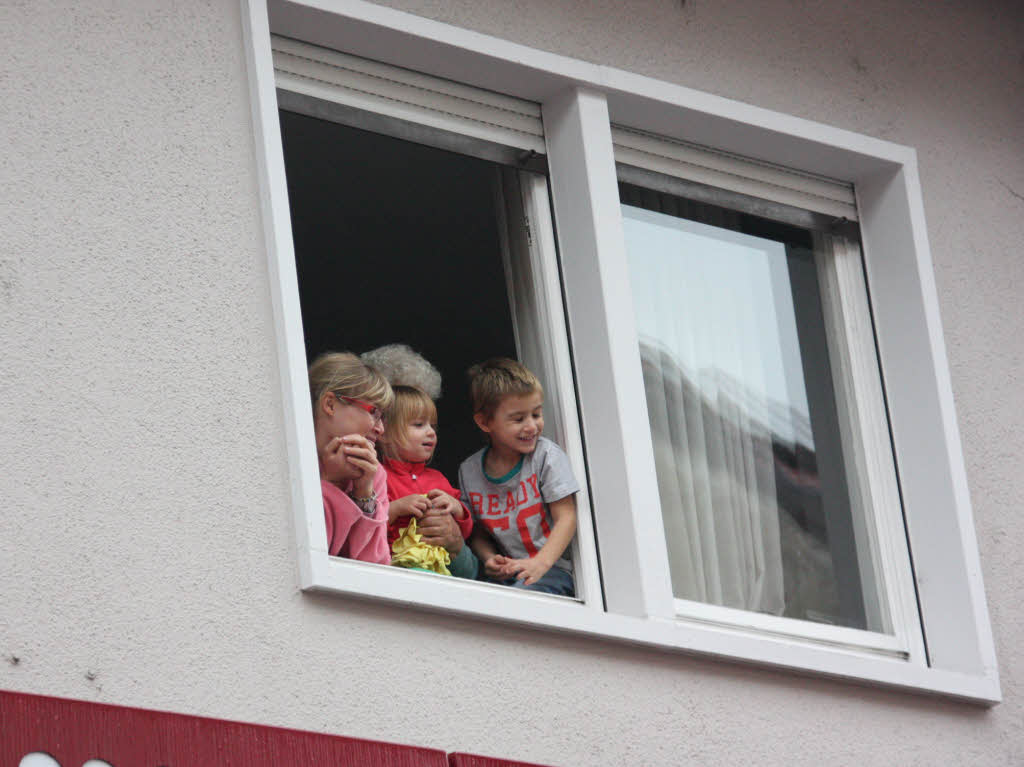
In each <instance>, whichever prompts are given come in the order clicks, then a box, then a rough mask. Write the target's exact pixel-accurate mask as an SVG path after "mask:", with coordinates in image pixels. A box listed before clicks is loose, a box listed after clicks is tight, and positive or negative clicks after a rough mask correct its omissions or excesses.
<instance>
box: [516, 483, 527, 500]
mask: <svg viewBox="0 0 1024 767" xmlns="http://www.w3.org/2000/svg"><path fill="white" fill-rule="evenodd" d="M519 490H520V492H521V493H522V496H523V497H522V498H518V497H517V498H516V503H520V504H522V503H526V502H527V501H528V500H529V496H528V495H527V494H526V483H525V482H523V481H522V480H520V481H519Z"/></svg>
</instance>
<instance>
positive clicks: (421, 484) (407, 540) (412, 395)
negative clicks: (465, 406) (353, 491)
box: [379, 385, 473, 575]
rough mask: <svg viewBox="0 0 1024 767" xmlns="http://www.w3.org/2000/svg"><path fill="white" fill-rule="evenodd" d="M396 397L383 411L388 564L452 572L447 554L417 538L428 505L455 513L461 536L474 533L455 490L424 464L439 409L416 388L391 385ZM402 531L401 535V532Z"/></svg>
mask: <svg viewBox="0 0 1024 767" xmlns="http://www.w3.org/2000/svg"><path fill="white" fill-rule="evenodd" d="M392 389H393V391H394V394H395V398H394V400H393V401H392V403H391V406H390V407H389V408H388V410H387V412H386V413H385V418H384V434H383V435H382V436H381V438H380V443H379V444H380V448H381V451H382V452H383V454H384V459H383V461H382V463H383V465H384V468H385V469H386V470H387V487H388V500H389V501H390V506H389V508H388V542H389V543H390V544H391V546H392V554H393V558H392V561H391V563H392V564H394V565H399V566H402V567H413V568H418V569H422V570H431V571H433V572H438V573H441V574H443V575H450V574H451V573H450V572H449V571H448V567H447V565H448V564H450V560H449V555H448V552H446V551H445V550H444V549H443V548H442V547H440V546H428V545H427V544H425V543H420V542H419V535H418V534H417V533H416V528H415V524H416V519H418V518H420V517H422V516H423V515H424V513H426V512H427V510H428V509H431V508H434V509H441V510H443V511H446V512H448V513H450V514H451V515H452V516H453V517H455V521H456V522H457V523H458V525H459V530H460V532H461V533H462V537H463V538H467V537H469V534H470V533H471V532H472V531H473V517H472V516H471V515H470V513H469V510H468V509H467V508H466V507H465V506H463V505H462V504H461V503H460V502H459V500H458V499H459V491H458V490H456V489H455V488H454V487H452V485H451V483H450V482H449V481H448V480H447V479H445V477H444V475H443V474H441V472H439V471H437V470H436V469H430V468H427V463H428V462H429V461H430V459H431V458H432V457H433V455H434V449H435V448H436V447H437V407H436V406H435V405H434V401H433V400H432V399H431V398H430V397H429V396H428V395H427V394H426V393H424V392H423V391H421V390H420V389H417V388H416V387H414V386H401V385H397V386H393V387H392ZM403 533H404V534H403Z"/></svg>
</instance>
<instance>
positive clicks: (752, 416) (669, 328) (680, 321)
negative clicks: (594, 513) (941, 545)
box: [620, 185, 889, 631]
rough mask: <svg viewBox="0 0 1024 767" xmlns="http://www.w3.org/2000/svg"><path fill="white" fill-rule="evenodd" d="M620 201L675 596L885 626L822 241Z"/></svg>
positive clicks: (695, 206) (686, 209) (625, 191)
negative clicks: (845, 407)
mask: <svg viewBox="0 0 1024 767" xmlns="http://www.w3.org/2000/svg"><path fill="white" fill-rule="evenodd" d="M620 195H621V199H622V201H623V203H624V204H623V206H622V210H623V219H624V228H625V234H626V247H627V254H628V260H629V271H630V284H631V288H632V293H633V304H634V307H635V312H636V323H637V331H638V334H639V339H638V341H639V347H640V357H641V364H642V367H643V379H644V386H645V392H646V396H647V406H648V414H649V419H650V426H651V434H652V438H653V444H654V452H655V466H656V471H657V478H658V489H659V496H660V500H661V511H662V520H663V524H664V528H665V535H666V544H667V547H668V553H669V564H670V570H671V577H672V588H673V594H674V596H675V597H676V598H677V599H681V600H691V601H696V602H704V603H708V604H714V605H721V606H725V607H732V608H738V609H742V610H751V611H756V612H761V613H767V614H772V615H779V616H785V617H791V618H798V619H802V620H809V621H815V622H819V623H828V624H835V625H841V626H847V627H852V628H860V629H869V630H873V631H887V630H889V629H888V624H889V621H888V619H887V616H885V615H884V612H885V611H884V609H883V608H882V607H881V603H882V601H883V600H882V599H881V597H880V590H879V585H878V584H876V583H874V582H872V581H873V576H872V575H871V573H872V572H873V568H872V567H871V566H870V565H869V564H866V563H867V562H868V561H869V558H870V557H871V556H873V554H872V552H871V551H870V550H869V548H870V546H869V543H868V540H869V537H868V536H866V535H865V534H864V532H863V530H864V528H865V526H866V524H867V523H868V520H867V519H866V514H865V510H863V509H860V508H857V507H856V504H854V503H853V502H852V500H851V498H853V497H856V495H855V494H851V492H850V489H849V484H850V482H853V481H856V478H855V477H851V476H849V475H850V469H849V468H848V464H849V461H846V460H844V449H843V430H842V429H841V425H840V422H839V415H838V411H837V407H836V399H835V389H834V387H833V382H832V375H833V361H832V360H831V359H830V355H829V349H828V345H827V342H826V328H825V319H824V316H823V312H822V300H821V293H820V289H819V283H818V276H817V266H816V263H817V259H819V258H821V257H822V256H820V255H819V254H816V253H815V251H814V243H815V242H816V241H820V238H821V236H820V235H816V236H812V235H811V233H810V232H807V231H804V230H800V229H796V228H794V227H791V226H786V225H781V224H776V223H772V222H768V221H765V220H763V219H758V218H755V217H753V216H750V215H746V214H743V213H738V212H734V211H729V210H725V209H722V208H718V207H715V206H710V205H705V204H700V203H693V202H689V201H686V200H682V199H679V198H675V197H671V196H669V195H664V194H659V193H654V192H650V191H647V190H642V189H639V188H636V187H632V186H628V185H621V188H620Z"/></svg>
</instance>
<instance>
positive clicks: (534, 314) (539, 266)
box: [497, 168, 604, 610]
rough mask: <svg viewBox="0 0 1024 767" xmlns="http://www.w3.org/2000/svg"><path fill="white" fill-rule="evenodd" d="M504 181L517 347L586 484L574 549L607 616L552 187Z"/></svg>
mask: <svg viewBox="0 0 1024 767" xmlns="http://www.w3.org/2000/svg"><path fill="white" fill-rule="evenodd" d="M500 175H501V187H502V188H501V193H500V197H501V198H502V199H501V200H500V201H499V204H498V206H497V207H498V211H499V216H500V215H501V213H502V212H504V211H505V210H506V209H507V210H508V216H507V218H508V219H510V220H511V221H514V222H516V224H515V225H513V226H508V224H507V221H502V223H501V225H502V226H503V227H504V228H505V231H506V232H507V240H508V242H507V243H505V245H506V247H504V248H503V253H502V256H503V259H504V262H505V274H506V278H507V283H508V294H509V300H510V303H511V310H512V317H513V323H512V324H513V327H514V329H515V332H516V347H517V350H518V352H519V358H520V359H521V360H522V361H523V363H524V364H526V366H527V367H528V368H530V369H531V370H534V371H536V372H537V373H538V374H539V375H540V376H541V378H542V380H543V382H544V387H545V401H544V415H545V419H544V420H545V426H544V431H545V433H546V434H548V435H549V436H550V437H551V438H552V439H553V440H554V441H555V442H557V443H558V444H559V445H561V446H562V448H563V449H564V450H565V452H566V455H568V456H569V461H570V463H571V464H572V468H573V472H574V473H575V474H576V477H577V478H578V479H579V481H580V491H579V492H578V493H577V494H576V509H577V521H576V538H575V540H574V542H573V575H574V577H575V581H576V596H577V598H579V599H581V600H582V601H583V602H584V604H586V605H587V607H588V608H590V609H593V610H603V609H604V602H603V600H602V598H601V580H600V571H599V569H598V564H597V549H596V546H595V542H594V524H593V515H592V513H591V504H590V494H589V492H588V486H587V483H586V482H585V481H584V480H585V478H586V476H587V468H586V462H585V460H584V453H583V437H582V434H581V431H580V424H579V419H578V417H577V409H576V389H575V386H574V385H573V375H572V355H571V353H570V351H569V339H568V336H567V333H566V327H565V313H564V311H563V305H562V284H561V279H560V277H559V272H558V253H557V250H556V248H555V237H554V227H553V224H552V221H551V201H550V197H549V195H548V182H547V178H546V177H545V176H543V175H541V174H538V173H531V172H529V171H519V170H516V169H514V168H503V169H502V170H501V172H500Z"/></svg>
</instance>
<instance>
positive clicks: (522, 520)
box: [516, 503, 551, 557]
mask: <svg viewBox="0 0 1024 767" xmlns="http://www.w3.org/2000/svg"><path fill="white" fill-rule="evenodd" d="M538 514H539V515H540V524H541V529H544V528H547V530H546V532H545V534H546V535H547V534H550V533H551V528H550V527H548V525H547V521H546V520H545V519H544V504H543V503H535V504H534V505H533V506H530V507H529V508H526V509H522V510H521V511H520V512H519V513H518V514H516V529H518V530H519V537H520V538H521V539H522V541H523V546H525V547H526V553H527V554H528V555H529V556H531V557H533V556H536V554H537V551H538V550H539V549H538V548H537V545H536V544H535V543H534V542H533V537H532V536H531V535H530V528H529V525H528V523H529V520H530V517H536V516H537V515H538Z"/></svg>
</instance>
